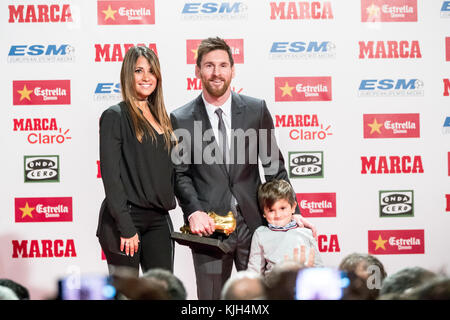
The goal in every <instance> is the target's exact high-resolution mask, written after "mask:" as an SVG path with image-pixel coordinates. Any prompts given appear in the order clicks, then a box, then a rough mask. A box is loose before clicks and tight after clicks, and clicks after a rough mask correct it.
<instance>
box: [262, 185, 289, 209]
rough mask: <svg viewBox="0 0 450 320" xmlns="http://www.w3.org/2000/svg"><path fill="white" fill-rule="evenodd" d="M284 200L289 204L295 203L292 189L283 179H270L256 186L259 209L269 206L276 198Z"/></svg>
mask: <svg viewBox="0 0 450 320" xmlns="http://www.w3.org/2000/svg"><path fill="white" fill-rule="evenodd" d="M282 199H284V200H286V201H287V202H289V204H290V205H291V206H293V205H295V204H296V200H295V193H294V189H293V188H292V186H291V185H290V183H289V182H287V181H285V180H272V181H269V182H266V183H263V184H261V185H260V186H259V188H258V203H259V206H260V208H261V210H262V211H263V212H264V208H271V207H272V206H273V205H274V203H275V202H277V201H278V200H282Z"/></svg>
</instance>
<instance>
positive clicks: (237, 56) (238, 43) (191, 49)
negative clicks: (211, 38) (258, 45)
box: [186, 39, 244, 64]
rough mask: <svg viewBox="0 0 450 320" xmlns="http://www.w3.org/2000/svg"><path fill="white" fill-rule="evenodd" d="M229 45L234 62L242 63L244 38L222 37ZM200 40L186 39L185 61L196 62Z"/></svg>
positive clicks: (188, 62)
mask: <svg viewBox="0 0 450 320" xmlns="http://www.w3.org/2000/svg"><path fill="white" fill-rule="evenodd" d="M224 40H225V42H226V43H227V44H228V45H229V46H230V49H231V53H232V56H233V61H234V63H244V39H224ZM200 42H202V40H186V63H187V64H196V63H197V51H198V46H199V45H200Z"/></svg>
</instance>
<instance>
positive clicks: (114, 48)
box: [94, 43, 158, 62]
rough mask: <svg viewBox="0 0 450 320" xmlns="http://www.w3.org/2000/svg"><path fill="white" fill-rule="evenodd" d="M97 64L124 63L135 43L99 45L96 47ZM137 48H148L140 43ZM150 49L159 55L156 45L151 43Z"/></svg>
mask: <svg viewBox="0 0 450 320" xmlns="http://www.w3.org/2000/svg"><path fill="white" fill-rule="evenodd" d="M94 46H95V62H111V61H112V62H122V61H123V57H124V56H125V53H127V51H128V50H129V49H130V48H131V47H134V46H135V44H133V43H124V44H120V43H114V44H110V43H107V44H98V43H96V44H95V45H94ZM136 46H144V47H145V46H147V45H146V44H143V43H138V44H136ZM148 47H149V48H150V49H151V50H153V52H154V53H156V54H158V52H157V51H156V44H155V43H150V44H149V45H148Z"/></svg>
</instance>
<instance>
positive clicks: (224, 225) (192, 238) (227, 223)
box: [171, 211, 236, 253]
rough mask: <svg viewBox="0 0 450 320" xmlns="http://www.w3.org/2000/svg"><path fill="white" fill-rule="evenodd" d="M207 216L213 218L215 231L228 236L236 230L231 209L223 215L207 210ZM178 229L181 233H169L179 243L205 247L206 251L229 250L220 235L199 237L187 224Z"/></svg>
mask: <svg viewBox="0 0 450 320" xmlns="http://www.w3.org/2000/svg"><path fill="white" fill-rule="evenodd" d="M208 216H210V217H211V218H213V219H214V223H215V228H214V231H215V232H217V233H219V234H225V235H227V236H229V235H230V234H231V233H233V232H234V230H236V218H235V217H234V215H233V213H232V212H231V211H229V212H228V213H227V215H225V216H221V215H218V214H217V213H215V212H208ZM180 231H181V233H180V232H172V234H171V237H172V239H174V240H175V241H176V242H177V243H178V244H180V245H183V246H189V247H191V249H192V248H195V249H202V248H207V250H208V251H210V250H218V251H219V252H221V253H228V252H229V250H230V248H229V247H228V246H227V245H225V244H224V243H223V242H222V240H221V236H220V235H219V236H218V237H219V239H217V238H215V237H201V236H199V235H197V234H193V233H192V232H191V229H190V228H189V225H184V226H182V227H181V228H180Z"/></svg>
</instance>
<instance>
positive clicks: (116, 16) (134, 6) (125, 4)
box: [97, 0, 155, 25]
mask: <svg viewBox="0 0 450 320" xmlns="http://www.w3.org/2000/svg"><path fill="white" fill-rule="evenodd" d="M97 23H98V24H99V25H124V24H155V1H154V0H145V1H144V0H132V1H126V0H124V1H117V0H98V1H97Z"/></svg>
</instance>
